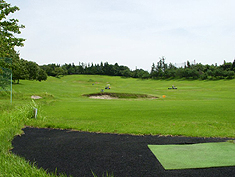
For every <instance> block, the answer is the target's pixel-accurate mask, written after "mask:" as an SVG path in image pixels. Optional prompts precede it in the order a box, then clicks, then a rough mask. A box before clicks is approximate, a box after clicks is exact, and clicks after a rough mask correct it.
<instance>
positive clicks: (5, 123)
mask: <svg viewBox="0 0 235 177" xmlns="http://www.w3.org/2000/svg"><path fill="white" fill-rule="evenodd" d="M33 107H36V105H35V104H34V103H32V104H28V105H24V106H20V107H19V106H18V107H15V108H13V107H12V106H11V105H5V107H4V110H3V108H2V109H1V114H0V142H1V143H0V176H3V177H5V176H12V177H15V176H42V177H44V176H45V177H46V176H56V175H54V174H49V173H47V172H46V171H45V170H43V169H38V168H37V166H35V165H34V164H30V163H29V162H26V161H25V160H24V159H23V158H20V157H18V156H16V155H14V154H12V153H10V149H11V148H12V146H11V141H12V139H13V137H14V136H15V135H19V134H21V133H22V130H21V129H22V128H23V127H24V125H25V124H27V123H28V122H31V121H34V120H32V118H31V117H32V116H33V111H32V108H33ZM9 110H10V111H9ZM38 121H42V117H40V116H39V117H38ZM61 176H63V175H61Z"/></svg>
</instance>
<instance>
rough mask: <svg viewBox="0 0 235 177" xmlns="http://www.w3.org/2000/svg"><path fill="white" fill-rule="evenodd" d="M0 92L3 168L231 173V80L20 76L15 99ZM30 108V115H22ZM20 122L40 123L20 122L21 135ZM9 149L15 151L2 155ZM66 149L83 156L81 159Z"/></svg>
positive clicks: (234, 97) (234, 119)
mask: <svg viewBox="0 0 235 177" xmlns="http://www.w3.org/2000/svg"><path fill="white" fill-rule="evenodd" d="M169 88H174V89H169ZM176 88H177V89H176ZM0 98H1V100H0V108H1V110H0V112H1V115H0V123H1V124H0V140H1V142H4V143H3V144H2V145H0V147H1V149H5V150H3V151H0V161H2V162H4V163H1V164H2V165H0V166H1V167H0V174H1V173H2V174H6V175H9V174H13V176H14V175H16V176H17V174H21V173H22V174H23V173H24V174H27V175H28V176H30V175H32V174H37V175H38V176H47V175H48V176H50V175H51V176H54V175H56V173H64V174H65V175H73V176H77V175H76V174H79V176H95V175H97V176H100V175H101V176H102V174H105V175H104V176H106V172H107V173H108V175H107V176H123V175H124V174H126V175H127V176H132V174H134V173H135V172H134V171H136V173H135V174H136V175H135V176H138V175H139V176H151V174H153V176H156V175H157V176H174V175H176V176H177V175H179V176H180V175H183V176H200V174H201V175H204V176H209V175H213V174H214V173H217V174H219V175H221V176H223V174H226V175H231V174H235V142H234V139H235V128H234V127H235V106H234V105H235V79H231V80H204V81H203V80H176V79H172V80H171V79H169V80H152V79H146V80H144V79H134V78H122V77H111V76H100V75H71V76H64V77H61V78H54V77H49V78H48V80H47V81H42V82H38V81H27V80H20V84H14V85H13V103H12V105H11V104H10V101H9V95H7V94H4V93H3V92H1V95H0ZM32 99H33V101H32ZM35 109H36V110H37V115H35V111H34V110H35ZM9 110H11V111H9ZM24 111H25V112H24ZM27 111H28V112H29V113H30V114H31V116H29V117H26V118H25V117H24V116H23V114H24V115H30V114H28V112H27ZM26 113H27V114H26ZM35 116H36V118H35ZM18 117H20V118H18ZM25 126H27V127H36V128H37V129H34V128H25V129H23V131H25V134H22V133H23V131H22V130H21V129H22V128H24V127H25ZM47 130H48V131H47ZM49 130H50V131H49ZM52 130H53V131H52ZM54 130H57V131H54ZM9 132H10V133H9ZM75 132H77V133H75ZM79 133H80V134H79ZM94 133H95V134H94ZM8 134H9V135H8ZM6 135H7V136H6ZM16 135H20V136H16ZM70 135H71V136H70ZM72 135H73V136H72ZM14 136H15V139H14ZM105 138H106V139H105ZM13 139H14V140H13ZM12 140H13V142H14V143H13V146H12V145H11V144H10V143H11V141H12ZM128 140H129V141H128ZM199 140H200V141H199ZM22 142H24V144H23V143H22ZM124 142H125V143H124ZM115 143H116V144H115ZM79 144H80V145H81V147H80V145H79ZM67 146H68V147H67ZM49 147H51V149H53V150H54V151H53V152H52V151H51V150H50V149H49ZM63 147H67V148H68V149H69V152H67V151H66V150H65V151H63V149H64V148H63ZM101 147H102V148H101ZM27 148H29V149H28V150H27ZM30 148H31V149H30ZM105 148H107V149H105ZM115 148H117V149H115ZM10 149H12V152H13V153H8V154H7V155H6V154H5V153H7V152H8V151H9V150H10ZM112 149H113V150H112ZM60 150H61V152H62V151H63V152H64V153H65V154H64V156H63V154H61V153H60V152H59V151H60ZM88 150H89V151H88ZM37 151H38V152H42V153H41V157H45V158H44V159H42V158H41V157H40V154H36V152H37ZM56 151H58V153H57V154H55V153H56ZM78 151H79V152H78ZM34 152H35V156H34ZM46 152H47V153H48V154H45V155H43V153H46ZM49 152H51V155H50V153H49ZM73 152H74V153H75V154H74V155H73V154H72V153H73ZM82 152H83V153H82ZM27 153H28V154H27ZM29 153H30V154H29ZM66 153H70V154H66ZM91 153H94V154H96V153H97V154H96V155H94V154H91ZM99 153H101V154H100V155H99ZM52 154H53V156H52ZM85 154H86V156H83V155H85ZM37 155H38V156H37ZM65 155H67V157H71V158H72V157H74V158H75V157H76V158H78V159H80V160H79V163H80V165H79V164H76V163H75V161H76V159H68V158H66V156H65ZM93 155H94V156H93ZM86 158H87V159H86ZM12 159H16V160H14V162H17V163H16V164H17V165H14V163H13V160H12ZM33 159H34V160H33ZM124 160H127V161H124ZM62 161H63V162H62ZM70 161H71V162H74V163H73V165H71V164H70ZM119 161H120V162H119ZM34 162H35V166H34V165H32V164H33V163H34ZM43 162H45V164H43ZM49 162H51V163H49ZM121 162H122V163H121ZM53 163H54V164H53ZM81 163H84V164H83V165H81ZM148 163H149V164H148ZM61 164H63V165H61ZM66 164H70V165H66ZM123 164H125V165H123ZM115 165H116V167H115ZM122 165H123V166H122ZM13 166H16V168H15V167H14V168H13ZM11 167H12V168H11ZM70 167H71V168H72V169H69V168H70ZM75 167H76V169H75ZM39 168H40V169H39ZM56 168H57V169H56ZM63 168H64V171H63ZM73 168H74V171H73ZM135 168H136V169H135ZM48 169H49V170H48ZM84 169H86V170H84ZM99 169H101V170H99ZM121 169H123V170H121ZM45 170H48V171H45ZM138 170H140V171H138ZM151 170H152V173H151ZM213 170H214V171H215V172H212V171H213ZM55 171H56V172H55ZM70 172H71V173H70ZM0 176H1V175H0Z"/></svg>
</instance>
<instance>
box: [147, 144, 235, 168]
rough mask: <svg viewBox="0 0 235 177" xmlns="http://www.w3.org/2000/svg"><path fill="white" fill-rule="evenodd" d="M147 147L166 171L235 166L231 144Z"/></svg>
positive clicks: (234, 150) (234, 148)
mask: <svg viewBox="0 0 235 177" xmlns="http://www.w3.org/2000/svg"><path fill="white" fill-rule="evenodd" d="M148 147H149V148H150V150H151V151H152V152H153V154H154V155H155V156H156V158H157V159H158V160H159V162H160V163H161V164H162V166H163V167H164V168H165V169H166V170H173V169H188V168H209V167H223V166H235V144H234V143H233V142H218V143H201V144H190V145H148Z"/></svg>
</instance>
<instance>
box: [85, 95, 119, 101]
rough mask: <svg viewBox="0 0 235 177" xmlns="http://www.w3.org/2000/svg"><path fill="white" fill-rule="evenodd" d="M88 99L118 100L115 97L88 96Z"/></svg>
mask: <svg viewBox="0 0 235 177" xmlns="http://www.w3.org/2000/svg"><path fill="white" fill-rule="evenodd" d="M89 98H93V99H107V100H111V99H118V98H116V97H111V96H109V95H99V96H89Z"/></svg>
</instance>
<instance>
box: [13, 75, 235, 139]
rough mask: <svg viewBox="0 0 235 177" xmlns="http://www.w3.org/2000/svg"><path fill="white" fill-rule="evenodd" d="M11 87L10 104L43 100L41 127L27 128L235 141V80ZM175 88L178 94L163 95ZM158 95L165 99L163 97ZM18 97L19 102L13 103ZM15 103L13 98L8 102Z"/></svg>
mask: <svg viewBox="0 0 235 177" xmlns="http://www.w3.org/2000/svg"><path fill="white" fill-rule="evenodd" d="M21 83H22V84H20V85H14V90H15V97H16V98H17V99H16V100H15V102H18V100H19V102H22V101H26V100H30V96H31V95H39V96H42V97H43V99H42V100H38V101H37V102H38V103H39V104H43V105H42V111H43V112H42V114H43V115H44V116H46V117H47V121H44V122H43V123H37V122H34V123H32V126H40V127H42V126H43V127H54V128H69V129H76V130H81V131H95V132H111V133H124V134H162V135H184V136H203V137H204V136H205V137H235V129H234V127H235V120H234V115H235V109H234V105H235V94H234V86H235V80H218V81H198V80H196V81H188V80H140V79H127V78H121V77H109V76H84V75H73V76H66V77H62V78H60V79H57V78H51V77H50V78H49V80H48V81H46V82H34V81H21ZM107 84H110V85H111V90H105V91H104V92H105V93H127V94H147V95H152V96H155V97H159V98H158V99H115V100H94V99H90V98H87V97H84V96H82V95H84V94H92V93H99V92H100V91H101V89H104V87H105V86H106V85H107ZM171 85H175V86H176V87H178V89H177V90H168V87H171ZM162 95H166V97H165V98H163V97H162ZM18 97H21V98H23V99H24V100H20V99H18ZM13 99H14V97H13Z"/></svg>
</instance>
